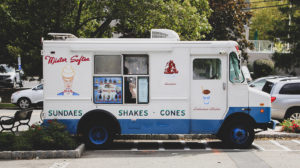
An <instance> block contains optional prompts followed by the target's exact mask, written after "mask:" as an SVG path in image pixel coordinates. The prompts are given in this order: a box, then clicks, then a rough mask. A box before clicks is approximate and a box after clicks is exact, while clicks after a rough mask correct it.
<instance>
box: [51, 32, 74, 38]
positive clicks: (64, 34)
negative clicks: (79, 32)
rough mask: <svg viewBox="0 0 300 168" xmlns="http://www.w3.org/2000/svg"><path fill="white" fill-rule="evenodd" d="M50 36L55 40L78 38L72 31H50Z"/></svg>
mask: <svg viewBox="0 0 300 168" xmlns="http://www.w3.org/2000/svg"><path fill="white" fill-rule="evenodd" d="M48 35H49V36H51V37H53V39H54V40H66V39H67V38H77V37H76V36H74V35H73V34H70V33H48Z"/></svg>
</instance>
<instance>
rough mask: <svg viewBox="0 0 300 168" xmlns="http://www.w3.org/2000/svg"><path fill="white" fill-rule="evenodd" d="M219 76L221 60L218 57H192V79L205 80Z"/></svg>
mask: <svg viewBox="0 0 300 168" xmlns="http://www.w3.org/2000/svg"><path fill="white" fill-rule="evenodd" d="M220 78H221V60H220V59H194V61H193V79H194V80H207V79H220Z"/></svg>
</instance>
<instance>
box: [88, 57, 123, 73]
mask: <svg viewBox="0 0 300 168" xmlns="http://www.w3.org/2000/svg"><path fill="white" fill-rule="evenodd" d="M96 56H106V57H111V56H119V58H120V60H121V62H120V73H96V69H95V68H96ZM93 74H94V75H101V76H114V75H115V76H118V75H120V76H122V75H123V55H121V54H95V55H94V67H93Z"/></svg>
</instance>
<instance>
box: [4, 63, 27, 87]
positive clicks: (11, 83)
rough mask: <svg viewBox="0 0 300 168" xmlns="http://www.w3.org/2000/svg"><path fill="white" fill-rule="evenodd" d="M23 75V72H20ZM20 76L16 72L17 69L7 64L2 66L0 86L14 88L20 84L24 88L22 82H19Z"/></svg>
mask: <svg viewBox="0 0 300 168" xmlns="http://www.w3.org/2000/svg"><path fill="white" fill-rule="evenodd" d="M20 73H21V74H20V75H22V74H23V71H21V72H20ZM18 75H19V74H18V73H17V72H16V70H15V68H13V67H9V66H8V65H6V64H0V86H4V87H10V88H14V87H16V86H17V84H19V86H20V87H22V86H23V85H22V81H21V80H17V79H20V78H18V77H19V76H18Z"/></svg>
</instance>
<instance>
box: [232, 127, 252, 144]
mask: <svg viewBox="0 0 300 168" xmlns="http://www.w3.org/2000/svg"><path fill="white" fill-rule="evenodd" d="M231 137H232V140H233V141H234V142H235V143H236V144H243V143H245V142H246V141H247V140H248V134H247V131H246V130H245V129H243V128H234V129H233V130H232V135H231Z"/></svg>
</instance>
